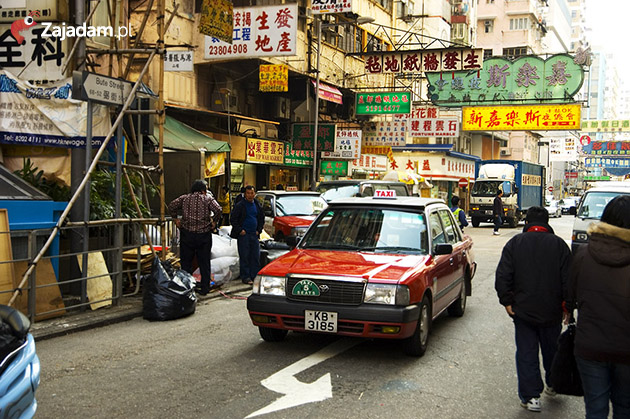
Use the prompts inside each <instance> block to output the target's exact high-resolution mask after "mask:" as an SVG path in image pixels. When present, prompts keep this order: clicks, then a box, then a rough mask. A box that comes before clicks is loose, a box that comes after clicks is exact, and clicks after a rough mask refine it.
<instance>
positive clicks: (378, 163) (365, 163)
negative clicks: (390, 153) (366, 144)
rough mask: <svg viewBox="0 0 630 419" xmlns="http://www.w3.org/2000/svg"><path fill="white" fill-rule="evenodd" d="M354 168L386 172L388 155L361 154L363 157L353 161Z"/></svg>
mask: <svg viewBox="0 0 630 419" xmlns="http://www.w3.org/2000/svg"><path fill="white" fill-rule="evenodd" d="M352 168H353V169H357V170H373V171H378V172H386V171H387V157H386V156H379V155H375V154H361V157H359V158H358V159H356V160H353V161H352Z"/></svg>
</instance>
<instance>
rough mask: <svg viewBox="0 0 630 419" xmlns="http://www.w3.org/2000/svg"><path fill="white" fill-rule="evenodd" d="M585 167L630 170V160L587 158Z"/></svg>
mask: <svg viewBox="0 0 630 419" xmlns="http://www.w3.org/2000/svg"><path fill="white" fill-rule="evenodd" d="M584 166H585V167H587V168H597V167H603V168H606V169H618V168H622V169H630V159H619V158H610V157H608V158H605V157H587V158H585V159H584Z"/></svg>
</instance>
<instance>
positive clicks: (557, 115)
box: [462, 104, 582, 131]
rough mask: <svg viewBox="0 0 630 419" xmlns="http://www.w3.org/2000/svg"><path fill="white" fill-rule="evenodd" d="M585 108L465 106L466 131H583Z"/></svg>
mask: <svg viewBox="0 0 630 419" xmlns="http://www.w3.org/2000/svg"><path fill="white" fill-rule="evenodd" d="M581 110H582V105H580V104H571V105H522V106H464V107H463V108H462V117H463V123H462V129H463V130H464V131H551V130H573V129H575V130H579V129H580V128H581V126H580V122H581Z"/></svg>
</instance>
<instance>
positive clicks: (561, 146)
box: [549, 138, 578, 161]
mask: <svg viewBox="0 0 630 419" xmlns="http://www.w3.org/2000/svg"><path fill="white" fill-rule="evenodd" d="M577 158H578V154H577V141H576V139H575V138H551V139H550V140H549V161H575V160H577Z"/></svg>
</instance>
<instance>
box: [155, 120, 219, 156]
mask: <svg viewBox="0 0 630 419" xmlns="http://www.w3.org/2000/svg"><path fill="white" fill-rule="evenodd" d="M158 135H159V134H158V129H157V126H156V127H155V130H154V131H153V135H151V139H152V140H153V141H154V142H155V144H159V137H158ZM164 148H170V149H172V150H195V151H198V150H200V149H205V150H206V151H208V152H210V153H223V152H229V151H230V145H229V144H228V143H226V142H224V141H219V140H215V139H214V138H212V137H208V136H207V135H206V134H204V133H202V132H199V131H197V130H196V129H194V128H192V127H190V126H188V125H186V124H184V123H182V122H179V121H178V120H177V119H175V118H172V117H170V116H168V115H167V116H166V120H165V122H164Z"/></svg>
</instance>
